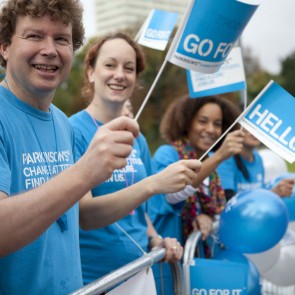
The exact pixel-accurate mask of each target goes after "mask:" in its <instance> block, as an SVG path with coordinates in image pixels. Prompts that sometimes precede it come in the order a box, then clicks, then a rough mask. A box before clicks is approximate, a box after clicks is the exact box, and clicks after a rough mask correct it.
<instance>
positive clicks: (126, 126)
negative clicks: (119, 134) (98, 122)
mask: <svg viewBox="0 0 295 295" xmlns="http://www.w3.org/2000/svg"><path fill="white" fill-rule="evenodd" d="M104 126H106V127H107V128H109V129H110V130H113V131H115V130H128V131H130V132H131V133H132V134H133V136H134V137H137V136H138V135H139V125H138V123H137V121H135V120H134V119H131V118H128V117H126V116H122V117H119V118H116V119H114V120H112V121H110V122H108V123H107V124H105V125H104Z"/></svg>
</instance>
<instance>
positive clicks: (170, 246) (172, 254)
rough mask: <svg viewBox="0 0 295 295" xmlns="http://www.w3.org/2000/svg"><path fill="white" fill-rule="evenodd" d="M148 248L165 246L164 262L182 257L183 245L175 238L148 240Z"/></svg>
mask: <svg viewBox="0 0 295 295" xmlns="http://www.w3.org/2000/svg"><path fill="white" fill-rule="evenodd" d="M150 248H151V249H154V248H166V256H165V257H164V262H176V261H179V260H180V259H181V258H182V255H183V247H182V246H181V245H180V243H179V242H178V241H177V239H175V238H165V239H162V238H158V237H155V238H153V239H151V240H150Z"/></svg>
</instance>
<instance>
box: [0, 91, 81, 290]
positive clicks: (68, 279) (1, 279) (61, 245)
mask: <svg viewBox="0 0 295 295" xmlns="http://www.w3.org/2000/svg"><path fill="white" fill-rule="evenodd" d="M0 97H1V104H0V190H1V191H2V192H4V193H6V194H7V195H8V196H9V197H10V198H13V197H14V196H15V195H17V194H19V193H21V192H25V191H28V190H31V189H34V188H35V187H38V186H39V185H42V184H43V183H45V182H46V181H47V180H48V179H50V178H51V177H54V175H56V174H58V173H60V172H62V171H63V170H65V169H67V168H68V167H69V166H71V165H72V164H73V163H74V157H73V148H74V137H73V132H72V129H71V127H70V125H69V122H68V119H67V117H66V116H65V115H64V114H63V113H62V112H61V111H60V110H58V109H57V108H56V107H54V106H53V105H51V106H50V112H43V111H40V110H38V109H35V108H33V107H31V106H30V105H28V104H26V103H24V102H23V101H21V100H19V99H18V98H17V97H15V96H14V95H13V94H12V93H11V92H10V91H9V90H7V89H6V88H4V87H2V86H1V87H0ZM65 197H66V196H65ZM62 217H63V218H61V219H59V220H58V222H54V223H53V224H52V225H51V226H50V227H49V228H48V229H47V230H46V231H45V232H44V233H43V234H42V235H41V236H40V237H39V238H37V239H36V240H35V241H33V242H31V243H30V244H29V245H27V246H25V247H23V248H21V249H20V250H18V251H15V252H14V253H11V254H10V255H7V256H5V257H2V258H0V294H14V295H16V294H21V295H24V294H28V295H31V294H48V295H49V294H50V295H52V294H56V295H62V294H68V293H70V292H73V291H75V290H76V289H78V288H81V287H82V275H81V264H80V252H79V243H78V239H79V236H78V217H79V216H78V205H77V204H76V205H75V206H73V207H72V208H71V209H69V210H68V211H67V212H66V213H65V214H64V215H63V216H62ZM36 222H38V220H36ZM24 226H25V225H24Z"/></svg>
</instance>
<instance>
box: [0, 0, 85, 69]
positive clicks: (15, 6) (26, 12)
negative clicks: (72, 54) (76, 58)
mask: <svg viewBox="0 0 295 295" xmlns="http://www.w3.org/2000/svg"><path fill="white" fill-rule="evenodd" d="M44 15H50V17H51V19H52V20H53V21H59V22H62V23H63V24H65V25H68V24H70V23H71V24H72V27H73V28H72V35H73V36H72V40H73V49H74V50H77V49H78V48H80V47H81V46H82V45H83V41H84V35H85V31H84V26H83V7H82V5H81V3H80V1H79V0H8V1H7V2H6V3H5V4H3V5H2V8H1V12H0V44H7V45H10V44H11V38H12V36H13V34H14V32H15V27H16V20H17V17H18V16H31V17H41V16H44ZM0 63H1V65H2V66H3V67H6V61H5V60H4V59H3V57H2V56H0Z"/></svg>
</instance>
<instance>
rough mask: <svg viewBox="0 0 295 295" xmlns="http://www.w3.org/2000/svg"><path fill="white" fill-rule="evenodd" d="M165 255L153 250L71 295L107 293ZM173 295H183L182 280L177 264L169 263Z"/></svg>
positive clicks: (160, 250) (161, 250) (159, 250)
mask: <svg viewBox="0 0 295 295" xmlns="http://www.w3.org/2000/svg"><path fill="white" fill-rule="evenodd" d="M165 255H166V249H164V248H160V249H155V250H153V251H151V252H149V253H147V254H145V255H143V256H142V257H140V258H138V259H136V260H134V261H132V262H130V263H128V264H126V265H125V266H123V267H120V268H118V269H117V270H115V271H113V272H111V273H110V274H108V275H105V276H103V277H102V278H99V279H97V280H95V281H94V282H92V283H90V284H88V285H86V286H85V287H83V288H81V289H79V290H77V291H75V292H73V293H71V295H98V294H101V293H103V292H106V291H108V290H109V289H111V288H112V287H114V286H116V285H118V284H119V283H121V282H123V281H124V280H126V279H129V278H130V277H132V276H133V275H135V274H137V273H138V272H140V271H141V270H143V269H145V268H148V267H151V266H152V265H153V264H155V263H157V262H159V261H161V260H162V259H163V258H164V257H165ZM170 267H171V271H172V275H173V280H174V290H175V293H174V294H175V295H182V294H183V278H182V271H181V267H180V265H179V263H170Z"/></svg>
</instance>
